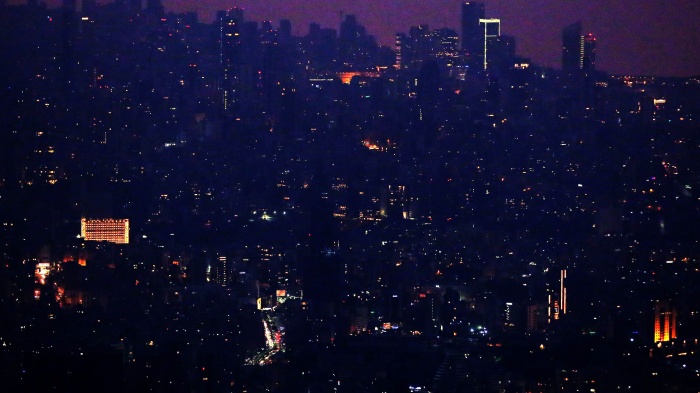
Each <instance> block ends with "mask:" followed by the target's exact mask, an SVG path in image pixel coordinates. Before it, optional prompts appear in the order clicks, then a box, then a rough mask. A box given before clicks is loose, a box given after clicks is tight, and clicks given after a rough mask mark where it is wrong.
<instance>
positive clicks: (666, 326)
mask: <svg viewBox="0 0 700 393" xmlns="http://www.w3.org/2000/svg"><path fill="white" fill-rule="evenodd" d="M675 338H676V309H675V308H673V307H671V305H670V304H669V302H664V301H657V302H656V305H655V306H654V342H655V343H659V342H668V341H671V340H674V339H675Z"/></svg>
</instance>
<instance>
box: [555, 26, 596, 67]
mask: <svg viewBox="0 0 700 393" xmlns="http://www.w3.org/2000/svg"><path fill="white" fill-rule="evenodd" d="M582 30H583V27H582V25H581V22H580V21H579V22H576V23H574V24H571V25H569V26H567V27H565V28H564V31H563V34H562V43H563V48H562V69H563V70H564V71H565V72H568V73H572V72H576V71H579V70H581V71H593V70H595V61H596V59H595V52H596V38H595V36H594V35H593V34H591V33H589V34H586V35H585V36H584V35H583V34H582V33H581V31H582Z"/></svg>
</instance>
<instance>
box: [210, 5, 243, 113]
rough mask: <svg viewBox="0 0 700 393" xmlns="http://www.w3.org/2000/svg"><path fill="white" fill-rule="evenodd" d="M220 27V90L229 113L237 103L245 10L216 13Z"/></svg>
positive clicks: (225, 109) (238, 9) (237, 9)
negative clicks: (242, 25)
mask: <svg viewBox="0 0 700 393" xmlns="http://www.w3.org/2000/svg"><path fill="white" fill-rule="evenodd" d="M216 17H217V23H218V27H219V63H220V66H221V77H220V78H221V79H220V80H221V82H220V85H219V89H220V91H221V93H222V103H223V107H224V111H229V110H230V109H231V108H232V105H233V103H234V102H236V101H237V98H238V93H239V91H238V90H239V84H240V75H239V72H237V71H238V65H239V64H240V62H241V54H242V53H241V51H242V39H241V24H242V23H243V10H242V9H240V8H233V9H230V10H228V11H218V12H217V13H216Z"/></svg>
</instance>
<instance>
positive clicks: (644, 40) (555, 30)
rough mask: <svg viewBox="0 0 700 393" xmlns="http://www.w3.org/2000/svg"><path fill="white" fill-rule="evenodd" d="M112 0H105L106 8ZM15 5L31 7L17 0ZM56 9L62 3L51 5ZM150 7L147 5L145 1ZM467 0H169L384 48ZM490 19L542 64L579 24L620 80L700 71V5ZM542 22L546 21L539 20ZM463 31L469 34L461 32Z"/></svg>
mask: <svg viewBox="0 0 700 393" xmlns="http://www.w3.org/2000/svg"><path fill="white" fill-rule="evenodd" d="M105 2H106V1H100V3H105ZM8 3H9V4H18V3H20V4H21V3H24V2H23V1H9V2H8ZM47 3H48V5H49V6H50V7H56V6H58V5H60V0H49V1H48V2H47ZM143 3H144V6H145V1H144V2H143ZM461 3H463V1H457V0H441V1H436V2H429V3H428V2H399V1H395V0H382V1H369V0H357V1H344V0H343V1H334V2H322V1H303V2H302V1H298V0H290V1H280V0H272V1H265V2H256V1H250V0H238V1H224V0H213V1H208V2H206V4H202V3H197V2H193V1H191V0H166V1H164V2H163V4H164V6H165V8H166V11H168V12H171V11H173V12H185V11H196V12H197V13H198V16H199V19H200V21H203V22H205V23H210V22H211V21H212V20H213V18H214V15H215V13H216V11H217V10H220V9H226V8H231V7H242V8H244V9H245V12H246V19H248V20H255V21H262V20H271V21H272V22H273V24H274V25H275V26H276V25H277V24H278V23H279V20H280V19H290V20H291V22H292V28H293V33H294V34H295V35H306V33H307V32H308V25H309V23H312V22H316V23H320V24H321V25H322V26H323V27H330V28H334V29H337V28H338V27H339V24H340V20H341V14H340V13H341V11H342V12H343V13H344V14H346V15H347V14H356V15H357V17H358V20H359V22H360V23H362V24H363V25H365V26H366V27H367V30H368V32H369V33H370V34H373V35H375V36H376V37H377V40H378V42H379V43H380V44H382V45H387V46H390V47H393V41H394V36H395V34H396V33H399V32H407V31H408V30H409V28H410V26H413V25H418V24H428V25H429V26H430V27H431V28H433V29H437V28H442V27H449V28H453V29H456V30H460V5H461ZM483 3H484V4H485V7H486V17H488V18H500V19H501V20H502V29H503V34H506V35H512V36H515V37H516V40H517V52H518V54H520V55H522V56H525V57H529V58H531V60H532V61H533V62H535V63H537V64H541V65H544V66H547V67H553V68H556V69H560V68H561V30H562V29H563V28H564V27H566V26H568V25H570V24H572V23H575V22H576V21H579V20H580V21H581V22H582V24H583V33H584V34H588V33H593V34H594V35H595V36H596V37H598V39H599V41H598V48H597V51H598V67H597V68H598V69H600V70H602V71H606V72H608V73H610V74H615V75H621V74H625V75H653V76H678V77H687V76H694V75H697V74H700V58H698V57H697V56H694V49H695V42H697V41H698V40H700V29H699V28H698V27H697V25H696V23H695V18H696V17H697V16H698V15H700V4H698V3H695V2H691V1H686V0H673V1H666V2H655V1H649V0H644V1H641V2H635V7H633V8H629V4H627V3H626V2H618V3H615V4H610V2H607V1H603V0H593V1H587V2H581V1H556V0H537V1H534V2H532V1H531V2H515V3H513V2H509V1H504V0H484V1H483ZM539 21H542V23H539ZM460 31H461V30H460Z"/></svg>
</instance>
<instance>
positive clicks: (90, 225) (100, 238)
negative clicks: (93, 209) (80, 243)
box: [80, 218, 129, 244]
mask: <svg viewBox="0 0 700 393" xmlns="http://www.w3.org/2000/svg"><path fill="white" fill-rule="evenodd" d="M80 236H81V237H82V238H83V239H85V240H87V241H96V242H109V243H115V244H129V220H128V219H123V220H114V219H87V218H83V219H82V220H81V221H80Z"/></svg>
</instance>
